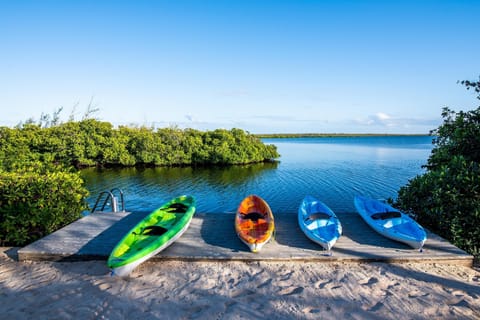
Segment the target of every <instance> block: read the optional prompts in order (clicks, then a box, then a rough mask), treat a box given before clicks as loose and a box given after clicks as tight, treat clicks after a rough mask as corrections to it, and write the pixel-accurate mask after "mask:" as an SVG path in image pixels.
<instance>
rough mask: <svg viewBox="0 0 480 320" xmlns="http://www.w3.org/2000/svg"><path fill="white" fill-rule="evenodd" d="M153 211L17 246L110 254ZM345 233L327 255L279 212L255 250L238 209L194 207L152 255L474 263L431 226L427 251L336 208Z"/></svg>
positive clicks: (69, 254)
mask: <svg viewBox="0 0 480 320" xmlns="http://www.w3.org/2000/svg"><path fill="white" fill-rule="evenodd" d="M149 213H150V212H133V213H128V212H108V213H94V214H90V215H89V216H86V217H83V218H82V219H80V220H78V221H76V222H74V223H72V224H70V225H68V226H66V227H64V228H63V229H60V230H58V231H56V232H54V233H52V234H50V235H48V236H46V237H44V238H42V239H40V240H38V241H36V242H34V243H32V244H30V245H27V246H26V247H23V248H20V249H19V250H18V259H19V260H20V261H25V260H30V261H83V260H107V258H108V256H109V254H110V253H111V251H112V249H113V248H114V246H115V245H116V244H117V243H118V241H119V240H120V239H121V238H122V237H123V235H124V234H125V233H126V232H128V231H129V230H130V229H131V228H132V227H133V226H134V225H135V224H136V223H137V222H138V221H139V220H140V219H142V218H143V217H145V216H146V215H147V214H149ZM336 215H337V217H338V219H340V221H341V222H342V226H343V234H342V236H341V237H340V238H339V240H338V241H337V243H336V244H335V246H334V247H333V249H332V250H331V251H332V253H333V255H325V251H324V250H322V248H321V247H320V246H319V245H318V244H316V243H314V242H312V241H310V240H309V239H308V238H307V237H305V235H304V234H303V232H302V231H301V230H300V227H299V226H298V221H297V215H296V213H294V212H292V213H288V214H286V213H277V214H275V228H276V232H275V237H274V238H272V240H271V241H270V242H269V243H267V244H266V245H265V246H264V247H263V249H262V251H261V252H260V253H256V254H254V253H251V252H250V250H249V249H248V248H247V247H246V246H245V244H243V243H242V242H241V241H240V239H239V238H238V236H237V234H236V233H235V229H234V226H233V224H234V218H235V214H232V213H229V214H226V213H208V214H206V213H195V215H194V216H193V219H192V221H191V224H190V227H189V228H188V230H187V231H186V232H185V233H184V234H183V236H182V237H180V238H179V239H178V240H177V241H176V242H175V243H173V244H172V245H171V246H169V247H168V248H166V249H165V250H163V251H162V252H160V253H159V254H157V255H156V256H154V257H152V258H151V259H150V260H149V261H161V260H165V259H169V260H186V261H222V260H225V261H234V260H236V261H262V260H264V261H292V260H298V261H318V262H368V261H380V262H399V263H401V262H419V263H421V262H438V263H449V264H461V265H467V266H471V265H472V263H473V256H471V255H469V254H467V253H466V252H465V251H463V250H460V249H459V248H457V247H455V246H454V245H452V244H451V243H449V242H448V241H446V240H444V239H443V238H441V237H439V236H437V235H435V234H433V233H430V232H427V236H428V240H427V242H426V243H425V245H424V247H423V252H418V250H415V249H412V248H411V247H409V246H407V245H405V244H402V243H398V242H396V241H393V240H390V239H387V238H385V237H383V236H381V235H380V234H377V233H376V232H375V231H374V230H373V229H371V228H370V227H369V226H368V225H367V224H366V223H365V222H364V221H363V220H362V218H361V217H360V216H359V215H358V214H357V213H355V212H351V213H336Z"/></svg>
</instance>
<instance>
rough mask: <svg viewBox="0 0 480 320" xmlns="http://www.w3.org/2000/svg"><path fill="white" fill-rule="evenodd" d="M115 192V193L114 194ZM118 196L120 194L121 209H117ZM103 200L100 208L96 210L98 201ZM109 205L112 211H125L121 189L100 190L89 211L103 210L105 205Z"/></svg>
mask: <svg viewBox="0 0 480 320" xmlns="http://www.w3.org/2000/svg"><path fill="white" fill-rule="evenodd" d="M115 193H117V195H115ZM118 196H120V204H121V210H119V207H118V205H119V203H118V199H119V198H118ZM102 199H104V200H103V204H102V207H101V208H100V210H97V207H98V206H99V204H100V201H101V200H102ZM107 206H110V207H111V209H112V212H125V201H124V199H123V191H122V190H121V189H119V188H113V189H112V190H110V191H108V190H107V191H102V192H100V194H99V195H98V198H97V201H96V202H95V205H94V206H93V208H92V211H91V213H93V212H103V211H104V210H105V207H107Z"/></svg>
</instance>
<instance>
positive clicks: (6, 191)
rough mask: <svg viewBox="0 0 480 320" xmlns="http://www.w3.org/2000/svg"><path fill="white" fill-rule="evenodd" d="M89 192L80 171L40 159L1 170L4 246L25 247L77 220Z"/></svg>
mask: <svg viewBox="0 0 480 320" xmlns="http://www.w3.org/2000/svg"><path fill="white" fill-rule="evenodd" d="M87 195H88V192H87V190H86V189H85V188H84V186H83V181H82V179H81V178H80V176H79V174H78V173H76V172H68V171H66V170H64V169H60V170H59V169H58V168H55V167H53V166H45V165H43V164H42V163H39V162H31V163H29V166H28V168H26V167H24V168H17V169H16V170H14V171H11V172H5V171H1V170H0V245H2V246H3V245H14V246H22V245H25V244H28V243H30V242H32V241H34V240H37V239H39V238H41V237H43V236H45V235H47V234H49V233H51V232H53V231H55V230H57V229H59V228H61V227H63V226H65V225H67V224H69V223H71V222H72V221H75V220H76V219H78V218H80V216H81V212H82V211H83V210H85V209H87V204H86V202H85V197H86V196H87Z"/></svg>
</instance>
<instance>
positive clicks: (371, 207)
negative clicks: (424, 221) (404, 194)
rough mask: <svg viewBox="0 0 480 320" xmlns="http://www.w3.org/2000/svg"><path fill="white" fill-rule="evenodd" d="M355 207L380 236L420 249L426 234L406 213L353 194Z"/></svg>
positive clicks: (380, 202)
mask: <svg viewBox="0 0 480 320" xmlns="http://www.w3.org/2000/svg"><path fill="white" fill-rule="evenodd" d="M354 204H355V208H356V209H357V212H358V213H359V214H360V216H361V217H362V218H363V220H364V221H365V222H366V223H367V224H368V225H369V226H370V227H371V228H372V229H373V230H375V231H376V232H378V233H379V234H381V235H382V236H384V237H386V238H389V239H392V240H395V241H398V242H402V243H405V244H407V245H409V246H410V247H412V248H414V249H419V250H421V249H422V248H423V245H424V244H425V241H426V240H427V234H426V232H425V230H424V229H423V227H422V226H420V225H419V224H418V223H417V222H416V221H415V220H413V219H412V218H411V217H410V216H408V215H407V214H405V213H403V212H401V211H399V210H397V209H395V208H393V207H392V206H390V205H388V204H386V203H384V202H382V201H379V200H375V199H371V198H367V197H362V196H355V199H354Z"/></svg>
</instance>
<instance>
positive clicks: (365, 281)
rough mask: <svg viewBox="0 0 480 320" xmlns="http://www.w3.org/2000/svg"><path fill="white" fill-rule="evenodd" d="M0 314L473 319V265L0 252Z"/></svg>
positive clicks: (479, 312) (479, 292)
mask: <svg viewBox="0 0 480 320" xmlns="http://www.w3.org/2000/svg"><path fill="white" fill-rule="evenodd" d="M0 290H1V291H0V292H1V293H0V314H1V315H2V318H3V319H29V318H36V319H145V318H148V319H194V318H198V319H247V318H248V319H261V318H268V319H293V318H295V319H478V318H480V271H479V270H478V269H474V268H469V267H463V266H455V265H446V264H417V263H405V264H386V263H361V264H359V263H315V262H251V263H247V262H213V261H212V262H186V261H164V262H147V263H144V264H143V265H141V266H140V267H138V268H137V269H136V270H135V271H134V272H133V273H132V274H131V276H130V277H128V278H125V279H122V278H117V277H111V276H110V274H109V270H108V268H107V267H106V265H105V262H104V261H85V262H18V261H17V260H16V257H15V248H13V249H12V248H10V249H9V248H2V249H1V250H0Z"/></svg>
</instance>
